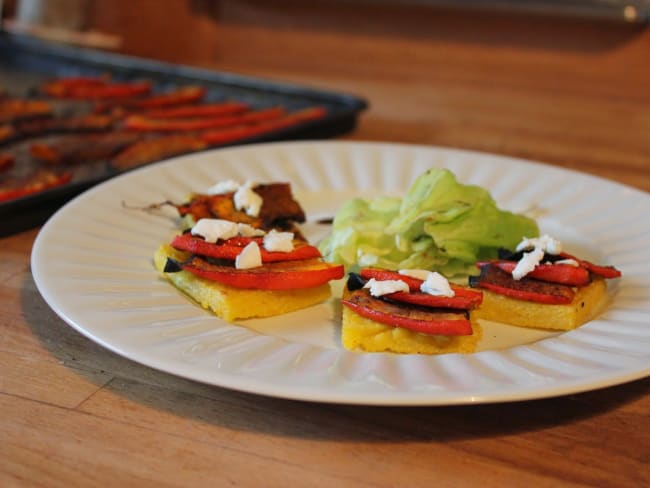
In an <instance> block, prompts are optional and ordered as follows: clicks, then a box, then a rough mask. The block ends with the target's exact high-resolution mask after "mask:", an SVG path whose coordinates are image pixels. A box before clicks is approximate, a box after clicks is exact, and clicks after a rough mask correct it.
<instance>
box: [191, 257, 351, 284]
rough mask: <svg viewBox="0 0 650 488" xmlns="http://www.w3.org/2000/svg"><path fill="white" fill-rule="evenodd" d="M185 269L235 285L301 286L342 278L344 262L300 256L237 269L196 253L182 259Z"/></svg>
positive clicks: (212, 279) (206, 277) (203, 276)
mask: <svg viewBox="0 0 650 488" xmlns="http://www.w3.org/2000/svg"><path fill="white" fill-rule="evenodd" d="M180 266H181V268H182V269H184V270H186V271H188V272H190V273H192V274H194V275H196V276H199V277H201V278H204V279H206V280H210V281H217V282H219V283H222V284H224V285H228V286H233V287H235V288H248V289H259V290H298V289H304V288H312V287H316V286H320V285H324V284H325V283H327V282H329V281H331V280H337V279H340V278H343V275H344V268H343V266H342V265H337V264H330V263H325V262H323V261H321V260H320V259H301V260H297V261H281V262H274V263H267V264H264V265H262V266H260V267H257V268H250V269H236V268H234V267H233V266H222V265H217V264H211V263H209V262H207V261H205V260H203V259H201V258H200V257H197V256H194V257H192V258H191V259H190V260H189V261H187V262H184V263H180Z"/></svg>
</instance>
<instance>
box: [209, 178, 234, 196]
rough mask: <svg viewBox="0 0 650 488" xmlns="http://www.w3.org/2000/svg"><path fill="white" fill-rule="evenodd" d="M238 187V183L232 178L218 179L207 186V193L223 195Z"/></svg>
mask: <svg viewBox="0 0 650 488" xmlns="http://www.w3.org/2000/svg"><path fill="white" fill-rule="evenodd" d="M238 189H239V183H237V182H236V181H233V180H226V181H220V182H218V183H216V184H214V185H212V186H211V187H210V188H208V191H207V194H208V195H223V194H224V193H233V192H235V191H237V190H238Z"/></svg>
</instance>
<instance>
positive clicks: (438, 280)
mask: <svg viewBox="0 0 650 488" xmlns="http://www.w3.org/2000/svg"><path fill="white" fill-rule="evenodd" d="M420 291H421V292H423V293H428V294H429V295H435V296H441V297H453V296H454V295H455V293H454V290H452V289H451V286H450V285H449V281H447V278H445V277H444V276H442V275H441V274H440V273H436V272H435V271H433V272H431V273H429V276H427V279H426V280H424V281H423V282H422V284H421V285H420Z"/></svg>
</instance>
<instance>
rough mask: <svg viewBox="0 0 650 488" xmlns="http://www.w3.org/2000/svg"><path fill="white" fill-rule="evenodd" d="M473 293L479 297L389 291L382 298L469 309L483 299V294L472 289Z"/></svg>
mask: <svg viewBox="0 0 650 488" xmlns="http://www.w3.org/2000/svg"><path fill="white" fill-rule="evenodd" d="M472 293H473V294H475V295H478V296H479V297H480V298H479V299H478V300H477V299H474V298H469V297H465V296H458V294H455V295H454V296H453V297H444V296H437V295H429V294H428V293H423V292H417V291H413V292H409V293H406V292H402V291H398V292H395V293H389V294H387V295H384V297H383V298H386V299H389V300H395V301H396V302H403V303H410V304H412V305H420V306H422V307H429V308H451V309H454V310H470V309H472V308H474V307H477V306H478V305H480V304H481V302H482V301H483V294H482V293H476V291H472Z"/></svg>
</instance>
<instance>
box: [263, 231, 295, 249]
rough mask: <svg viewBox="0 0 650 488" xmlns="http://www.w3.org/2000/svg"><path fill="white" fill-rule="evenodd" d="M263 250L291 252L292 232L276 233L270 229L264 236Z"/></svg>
mask: <svg viewBox="0 0 650 488" xmlns="http://www.w3.org/2000/svg"><path fill="white" fill-rule="evenodd" d="M264 249H266V250H267V251H269V252H291V251H293V232H278V231H277V230H275V229H272V230H271V231H270V232H269V233H268V234H266V235H265V236H264Z"/></svg>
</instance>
